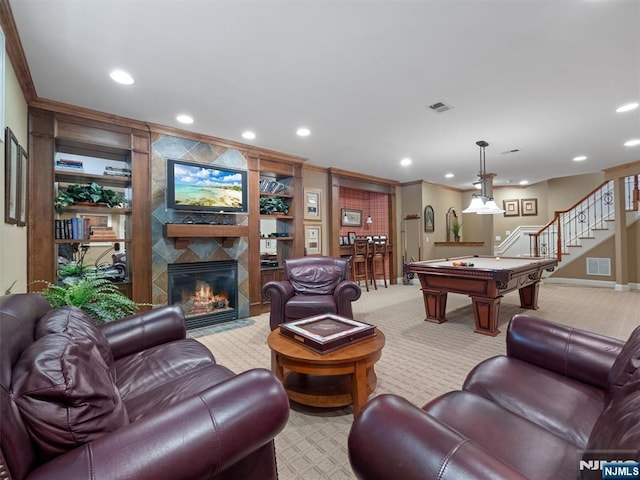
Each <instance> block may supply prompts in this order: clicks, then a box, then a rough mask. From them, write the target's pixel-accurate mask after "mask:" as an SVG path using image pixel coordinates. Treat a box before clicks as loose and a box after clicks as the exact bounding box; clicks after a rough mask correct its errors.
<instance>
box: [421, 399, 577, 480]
mask: <svg viewBox="0 0 640 480" xmlns="http://www.w3.org/2000/svg"><path fill="white" fill-rule="evenodd" d="M423 410H425V411H426V412H427V413H429V414H431V415H432V416H434V417H435V418H437V419H438V420H440V421H441V422H442V423H444V424H445V425H448V426H449V427H450V428H453V429H454V430H456V431H457V432H458V433H460V434H461V435H462V436H464V437H466V438H468V439H470V440H472V441H473V442H475V443H477V444H478V445H480V447H483V448H484V449H486V450H487V451H489V452H490V453H491V454H492V455H494V456H495V457H497V458H499V459H500V460H502V461H503V462H505V463H507V464H509V465H511V466H513V467H514V468H515V469H516V470H518V471H520V472H521V473H522V474H523V475H524V476H526V477H527V478H536V479H542V478H567V479H569V478H577V475H578V458H579V455H578V449H577V448H576V447H575V445H573V444H572V443H570V442H567V441H565V440H563V439H562V438H560V437H558V436H556V435H554V434H552V433H550V432H549V431H547V430H545V429H544V428H542V427H540V426H538V425H536V424H534V423H532V422H530V421H528V420H526V419H525V418H522V417H520V416H518V415H515V414H513V413H511V412H509V411H508V410H505V409H504V408H502V407H500V406H499V405H497V404H495V403H493V402H492V401H490V400H487V399H486V398H483V397H480V396H478V395H475V394H473V393H469V392H461V391H454V392H449V393H446V394H444V395H443V396H441V397H438V398H436V399H435V400H433V401H431V402H430V403H428V404H427V405H425V406H424V407H423Z"/></svg>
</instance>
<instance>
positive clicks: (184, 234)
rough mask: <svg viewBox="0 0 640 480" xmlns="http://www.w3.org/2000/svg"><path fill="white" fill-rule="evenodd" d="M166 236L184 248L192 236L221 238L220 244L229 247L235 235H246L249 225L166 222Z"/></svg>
mask: <svg viewBox="0 0 640 480" xmlns="http://www.w3.org/2000/svg"><path fill="white" fill-rule="evenodd" d="M164 234H165V236H166V237H167V238H173V239H174V242H175V244H176V248H178V249H182V248H186V247H187V245H189V243H190V242H191V239H192V238H197V237H199V238H202V237H209V238H211V237H214V238H221V239H223V240H222V244H223V246H225V247H229V246H231V245H232V244H233V240H234V239H235V238H237V237H248V236H249V227H248V226H245V225H210V224H200V223H167V224H166V225H165V226H164Z"/></svg>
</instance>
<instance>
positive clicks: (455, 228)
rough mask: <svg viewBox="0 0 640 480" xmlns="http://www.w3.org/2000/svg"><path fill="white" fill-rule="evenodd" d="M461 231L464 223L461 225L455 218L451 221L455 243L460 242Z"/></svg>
mask: <svg viewBox="0 0 640 480" xmlns="http://www.w3.org/2000/svg"><path fill="white" fill-rule="evenodd" d="M461 229H462V223H460V222H459V221H458V219H457V218H454V219H453V220H452V221H451V231H452V232H453V241H454V242H459V241H460V230H461Z"/></svg>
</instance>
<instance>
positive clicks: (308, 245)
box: [304, 225, 322, 255]
mask: <svg viewBox="0 0 640 480" xmlns="http://www.w3.org/2000/svg"><path fill="white" fill-rule="evenodd" d="M304 247H305V250H306V252H307V255H321V254H322V227H321V226H320V225H305V226H304Z"/></svg>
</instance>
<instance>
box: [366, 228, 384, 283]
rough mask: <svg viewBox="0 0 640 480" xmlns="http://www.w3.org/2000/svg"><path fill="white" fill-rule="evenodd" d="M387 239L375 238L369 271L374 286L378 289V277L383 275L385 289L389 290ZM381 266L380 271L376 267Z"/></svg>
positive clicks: (371, 247)
mask: <svg viewBox="0 0 640 480" xmlns="http://www.w3.org/2000/svg"><path fill="white" fill-rule="evenodd" d="M386 258H387V238H386V237H373V243H372V244H371V246H370V254H369V271H370V272H371V280H372V281H373V286H374V287H375V289H376V290H377V289H378V283H377V281H376V280H377V278H376V277H377V276H378V275H380V274H382V280H384V288H387V267H386V263H385V261H386ZM377 266H379V267H380V269H377V268H376V267H377Z"/></svg>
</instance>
